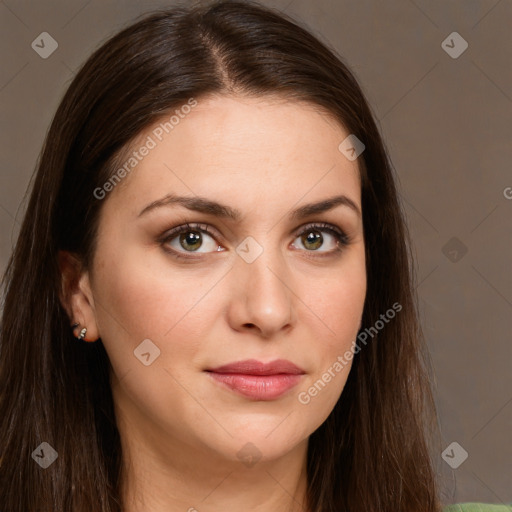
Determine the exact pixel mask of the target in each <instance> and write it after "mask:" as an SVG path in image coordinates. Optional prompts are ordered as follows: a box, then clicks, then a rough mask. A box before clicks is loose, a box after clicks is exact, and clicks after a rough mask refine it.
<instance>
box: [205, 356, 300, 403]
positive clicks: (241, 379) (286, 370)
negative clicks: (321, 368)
mask: <svg viewBox="0 0 512 512" xmlns="http://www.w3.org/2000/svg"><path fill="white" fill-rule="evenodd" d="M206 371H207V372H208V373H209V374H210V375H211V376H212V378H214V379H215V380H216V381H217V382H220V383H222V384H224V385H225V386H227V387H229V388H231V389H232V390H233V391H235V392H237V393H239V394H241V395H243V396H246V397H248V398H252V399H253V400H275V399H276V398H278V397H280V396H281V395H283V394H284V393H286V392H287V391H289V390H290V389H291V388H293V387H294V386H296V385H297V384H298V382H299V381H300V379H301V377H302V375H303V374H304V373H305V371H304V370H302V368H299V367H298V366H296V365H295V364H293V363H291V362H290V361H286V360H284V359H277V360H275V361H271V362H270V363H261V362H260V361H256V360H255V359H248V360H245V361H238V362H235V363H230V364H226V365H223V366H219V367H217V368H212V369H208V370H206Z"/></svg>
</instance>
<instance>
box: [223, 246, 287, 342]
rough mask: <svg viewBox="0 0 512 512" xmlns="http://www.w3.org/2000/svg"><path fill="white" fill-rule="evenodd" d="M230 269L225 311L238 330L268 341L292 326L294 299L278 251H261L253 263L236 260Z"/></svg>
mask: <svg viewBox="0 0 512 512" xmlns="http://www.w3.org/2000/svg"><path fill="white" fill-rule="evenodd" d="M234 265H235V268H233V269H232V272H231V274H232V275H231V279H232V285H231V286H232V288H231V289H232V293H231V299H230V305H229V310H228V318H229V322H230V324H231V326H232V327H233V328H234V329H235V330H237V331H247V332H256V333H257V334H258V335H259V336H260V337H262V338H266V339H268V338H271V337H273V336H275V335H276V334H278V333H279V332H280V331H287V330H289V329H290V328H291V327H292V325H293V324H294V323H295V308H294V302H295V296H294V294H293V292H292V289H293V287H292V285H291V275H290V274H289V271H287V269H286V265H285V264H284V262H283V260H282V258H279V255H278V253H277V251H272V254H271V251H270V250H264V251H263V253H262V254H261V255H260V256H259V257H258V258H256V260H255V261H253V262H252V263H247V261H245V260H244V259H243V258H240V257H238V258H237V260H236V261H235V264H234Z"/></svg>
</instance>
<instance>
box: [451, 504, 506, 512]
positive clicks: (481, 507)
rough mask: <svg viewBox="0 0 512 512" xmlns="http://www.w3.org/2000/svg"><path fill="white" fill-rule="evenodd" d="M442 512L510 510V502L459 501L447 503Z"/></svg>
mask: <svg viewBox="0 0 512 512" xmlns="http://www.w3.org/2000/svg"><path fill="white" fill-rule="evenodd" d="M443 512H512V503H508V504H505V505H490V504H487V503H459V504H455V505H447V506H446V507H445V508H443Z"/></svg>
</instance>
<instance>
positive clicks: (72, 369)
mask: <svg viewBox="0 0 512 512" xmlns="http://www.w3.org/2000/svg"><path fill="white" fill-rule="evenodd" d="M212 93H218V94H231V93H237V94H238V93H240V94H248V95H256V96H262V95H278V96H281V97H285V98H288V99H290V100H299V101H306V102H309V103H310V104H314V105H316V106H318V107H320V108H322V109H323V110H324V111H325V112H327V113H329V114H330V115H332V116H333V117H334V118H335V119H337V120H338V121H339V122H340V123H341V124H342V125H343V126H344V127H345V128H346V129H347V130H348V131H349V133H351V134H354V135H355V136H356V137H357V138H358V139H360V140H361V141H363V143H364V145H365V150H364V152H363V153H362V154H361V155H360V156H359V158H358V164H359V170H360V174H361V182H362V210H363V226H364V236H365V245H366V261H367V283H368V287H367V296H366V302H365V306H364V313H363V321H362V326H361V331H363V330H364V329H368V328H370V327H373V326H375V325H376V323H377V322H378V321H379V320H380V318H381V315H382V314H383V313H385V312H386V311H387V310H389V309H390V307H391V305H393V304H395V303H398V304H399V305H401V310H400V313H399V314H397V315H396V317H395V318H394V319H393V320H392V321H390V322H389V323H387V325H386V326H385V328H383V329H381V330H379V332H378V333H377V334H374V332H373V331H372V338H371V341H370V342H368V343H367V344H366V346H364V347H362V348H361V350H360V351H359V352H358V353H357V354H356V355H355V356H354V360H353V365H352V368H351V371H350V373H349V376H348V380H347V382H346V385H345V388H344V390H343V393H342V395H341V397H340V399H339V401H338V403H337V404H336V406H335V408H334V410H333V411H332V413H331V414H330V416H329V417H328V419H327V420H326V421H325V422H324V423H323V424H322V425H321V426H320V428H318V429H317V431H315V432H314V433H313V434H312V435H311V437H310V439H309V449H308V462H307V471H308V504H307V507H308V508H309V510H310V511H311V512H335V511H336V512H340V511H342V510H347V511H348V510H350V511H351V512H363V511H364V512H367V511H372V512H413V511H414V512H437V511H438V510H439V503H438V495H437V488H436V475H435V471H434V469H433V463H432V460H431V458H430V457H431V453H432V452H431V450H432V446H431V439H434V438H435V439H437V437H435V436H434V435H433V434H435V433H436V430H435V429H436V427H437V419H436V415H435V408H434V401H433V397H432V390H431V387H430V380H429V368H430V363H429V358H428V354H427V352H426V350H425V344H424V340H423V338H422V333H421V328H420V325H419V320H418V317H419V315H418V311H417V303H416V298H415V285H414V280H415V276H414V269H413V266H412V265H411V262H412V254H411V250H410V240H409V235H408V232H407V229H406V225H405V222H404V214H403V211H402V209H401V203H400V201H399V199H398V193H397V189H396V184H395V177H394V171H393V169H392V166H391V163H390V160H389V157H388V155H387V152H386V149H385V146H384V143H383V141H382V139H381V136H380V134H379V132H378V129H377V126H376V123H375V121H374V118H373V115H372V113H371V110H370V107H369V105H368V103H367V101H366V99H365V96H364V94H363V92H362V90H361V88H360V86H359V85H358V83H357V81H356V78H355V77H354V76H353V74H352V73H351V72H350V71H349V69H348V68H347V66H346V65H345V64H344V63H343V61H342V59H340V58H339V57H338V56H336V54H335V53H334V51H333V50H332V49H330V48H328V47H327V46H326V44H324V43H322V42H320V41H319V40H318V39H317V38H316V37H314V36H313V35H312V34H311V33H310V32H309V31H307V30H306V29H304V28H302V27H300V26H299V25H297V24H296V23H295V22H294V21H293V20H291V19H290V18H289V17H287V16H285V15H284V14H281V13H279V12H276V11H274V10H271V9H269V8H265V7H262V6H260V5H258V4H256V3H253V2H230V1H221V2H216V3H213V4H209V5H206V6H205V5H203V6H195V7H188V8H186V7H176V8H172V9H168V10H162V11H156V12H153V13H151V14H149V15H145V16H144V17H142V18H141V19H139V20H137V22H136V23H134V24H132V25H130V26H128V27H127V28H125V29H124V30H123V31H121V32H120V33H118V34H117V35H115V36H114V37H112V38H111V39H110V40H109V41H107V42H106V43H105V44H103V45H102V46H101V47H100V48H99V49H98V50H97V51H96V52H95V53H94V54H93V55H92V56H91V57H90V58H89V59H88V60H87V62H86V63H85V64H84V66H83V67H82V68H81V70H80V71H79V73H78V74H77V76H76V77H75V79H74V80H73V82H72V83H71V85H70V87H69V88H68V90H67V92H66V94H65V96H64V98H63V99H62V101H61V103H60V105H59V107H58V110H57V112H56V115H55V117H54V119H53V122H52V124H51V127H50V130H49V132H48V134H47V137H46V141H45V144H44V147H43V150H42V153H41V155H40V158H39V161H38V165H37V169H36V173H35V178H34V181H33V186H32V191H31V194H30V200H29V203H28V207H27V211H26V214H25V217H24V220H23V224H22V227H21V231H20V234H19V238H18V240H17V244H16V246H15V249H14V251H13V254H12V256H11V258H10V260H9V262H8V266H7V270H6V273H5V275H4V278H3V281H2V288H3V300H4V310H3V316H2V325H1V333H0V335H1V337H0V350H1V353H0V354H1V362H0V389H1V391H0V447H1V448H0V450H1V454H0V457H1V465H0V506H1V508H2V510H5V511H8V512H34V511H43V510H45V511H48V510H55V511H57V510H59V511H66V512H91V511H94V512H107V511H108V512H119V511H121V510H122V503H121V496H120V494H119V477H120V469H121V457H122V453H121V444H120V438H119V432H118V430H117V428H116V421H115V415H114V409H113V400H112V394H111V388H110V381H109V376H110V373H109V372H110V368H111V367H110V363H109V360H108V357H107V354H106V352H105V349H104V347H103V344H102V342H101V340H99V341H98V342H96V343H80V342H78V341H77V340H76V339H74V338H73V335H72V333H71V330H70V327H69V326H70V319H69V318H68V316H67V314H66V312H65V311H64V309H63V307H62V305H61V303H60V300H59V294H60V286H61V276H60V271H59V265H58V254H59V252H58V251H60V250H67V251H71V252H73V253H75V254H76V255H77V256H78V257H79V258H80V260H81V261H82V262H83V266H84V268H85V269H87V268H89V267H88V266H89V265H90V263H91V261H92V255H93V254H94V250H95V240H96V231H97V226H98V218H99V212H100V208H101V205H102V204H103V203H104V201H99V200H98V199H97V198H96V197H95V195H94V190H95V189H97V187H101V186H102V185H103V184H104V183H105V182H106V181H107V180H108V179H109V177H111V176H112V175H113V173H114V172H115V169H116V164H117V162H118V160H119V155H120V154H122V152H123V151H125V150H126V148H128V147H129V145H130V143H131V142H132V141H133V140H134V138H135V137H136V136H137V135H138V134H140V133H141V132H142V131H143V130H144V129H145V128H147V127H149V126H150V125H152V123H154V122H155V120H157V119H158V118H160V117H161V116H162V115H163V114H164V113H167V112H169V111H171V110H172V109H174V108H175V107H177V106H180V105H182V104H183V103H186V102H187V100H188V99H189V98H191V97H193V98H196V99H199V98H201V97H204V96H206V95H208V94H212ZM106 200H108V198H107V199H106ZM374 331H377V329H374ZM367 332H369V331H367ZM42 442H47V443H48V444H49V445H51V446H52V447H53V448H54V449H55V451H56V452H57V453H58V458H57V459H56V461H55V462H54V463H53V464H52V465H51V466H49V467H48V468H47V469H44V470H43V469H42V468H41V467H40V466H39V465H38V464H36V463H35V462H34V460H33V458H32V453H33V452H34V450H35V448H36V447H38V446H39V445H40V444H41V443H42Z"/></svg>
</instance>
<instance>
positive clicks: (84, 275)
mask: <svg viewBox="0 0 512 512" xmlns="http://www.w3.org/2000/svg"><path fill="white" fill-rule="evenodd" d="M59 268H60V275H61V283H60V285H61V286H60V293H59V298H60V302H61V304H62V307H63V308H64V309H65V310H66V312H67V314H68V316H69V321H70V325H73V324H75V323H78V324H80V325H79V326H78V327H76V328H75V329H74V334H75V337H78V334H79V332H80V330H81V329H83V328H84V327H86V328H87V334H86V335H85V338H84V341H96V340H97V339H98V338H99V332H98V326H97V323H96V313H95V309H94V299H93V295H92V291H91V284H90V281H89V273H88V272H87V271H84V270H83V267H82V263H81V261H80V260H79V259H78V258H77V256H75V255H74V254H73V253H70V252H69V251H59Z"/></svg>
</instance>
